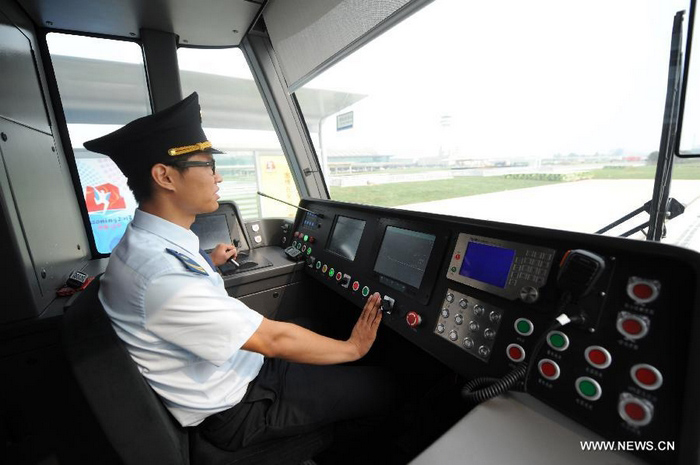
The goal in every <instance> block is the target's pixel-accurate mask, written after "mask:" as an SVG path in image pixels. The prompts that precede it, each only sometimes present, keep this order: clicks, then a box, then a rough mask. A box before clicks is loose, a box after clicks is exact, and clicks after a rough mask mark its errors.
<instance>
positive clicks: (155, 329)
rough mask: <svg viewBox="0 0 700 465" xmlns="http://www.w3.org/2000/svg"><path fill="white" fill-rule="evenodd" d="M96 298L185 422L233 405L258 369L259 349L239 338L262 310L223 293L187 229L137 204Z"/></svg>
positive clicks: (143, 370) (255, 326)
mask: <svg viewBox="0 0 700 465" xmlns="http://www.w3.org/2000/svg"><path fill="white" fill-rule="evenodd" d="M166 249H172V250H174V251H177V252H179V253H181V254H183V255H184V256H185V257H186V258H187V259H188V260H189V259H191V260H193V261H194V262H196V265H199V267H201V268H202V269H203V270H204V271H205V272H206V275H205V274H201V273H197V272H195V271H192V270H191V269H189V268H188V267H187V266H186V265H185V263H183V261H181V260H180V259H178V258H177V257H176V256H175V255H173V254H171V253H169V252H167V251H166ZM196 265H195V266H196ZM99 298H100V301H101V302H102V304H103V305H104V308H105V310H106V312H107V314H108V315H109V317H110V318H111V320H112V325H113V326H114V329H115V330H116V332H117V334H118V335H119V337H120V338H121V339H122V341H124V342H125V343H126V346H127V348H128V350H129V353H130V354H131V357H132V358H133V359H134V361H135V362H136V364H137V365H138V367H139V370H140V371H141V374H143V376H144V377H145V378H146V380H147V381H148V383H149V384H150V385H151V387H152V388H153V390H155V391H156V392H157V393H158V395H160V397H161V398H162V399H163V402H164V404H165V406H166V407H167V408H168V410H169V411H170V412H171V413H172V414H173V416H174V417H175V418H176V419H177V420H178V421H179V422H180V424H182V425H183V426H194V425H197V424H199V423H201V422H202V421H203V420H204V419H205V418H206V417H208V416H209V415H212V414H214V413H217V412H220V411H222V410H226V409H228V408H230V407H232V406H234V405H236V404H237V403H238V402H240V400H241V398H242V397H243V395H244V394H245V391H246V388H247V387H248V383H250V381H252V380H253V379H254V378H255V377H256V376H257V374H258V372H259V371H260V367H261V366H262V363H263V356H262V355H260V354H257V353H254V352H249V351H246V350H243V349H241V346H242V345H243V344H244V343H245V342H246V341H247V340H248V339H249V338H250V336H252V334H253V333H254V332H255V331H256V330H257V329H258V327H259V326H260V323H261V322H262V319H263V317H262V315H260V314H259V313H257V312H255V311H254V310H251V309H250V308H248V307H247V306H246V305H245V304H243V303H242V302H240V301H239V300H237V299H234V298H233V297H230V296H229V295H228V294H227V293H226V288H225V287H224V282H223V279H222V278H221V276H219V274H218V273H217V272H216V271H215V270H213V269H212V268H211V266H210V265H209V264H208V263H207V262H206V260H205V259H204V257H202V255H200V254H199V238H198V237H197V236H196V235H195V234H194V233H193V232H192V231H190V230H189V229H185V228H182V227H181V226H178V225H176V224H174V223H171V222H169V221H167V220H164V219H163V218H160V217H158V216H154V215H151V214H149V213H146V212H144V211H141V210H136V213H135V215H134V219H133V221H132V222H131V224H129V226H128V228H127V231H126V233H125V234H124V237H123V238H122V240H121V242H119V244H118V245H117V247H116V248H115V249H114V250H113V251H112V256H111V257H110V260H109V265H108V266H107V270H106V271H105V274H104V275H103V276H102V279H101V285H100V293H99Z"/></svg>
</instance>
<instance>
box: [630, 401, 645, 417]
mask: <svg viewBox="0 0 700 465" xmlns="http://www.w3.org/2000/svg"><path fill="white" fill-rule="evenodd" d="M625 413H626V414H627V416H628V417H630V418H631V419H632V420H634V421H644V419H646V417H647V413H646V412H645V411H644V409H643V408H642V406H641V405H639V404H638V403H636V402H627V403H626V404H625Z"/></svg>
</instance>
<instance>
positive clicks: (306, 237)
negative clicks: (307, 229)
mask: <svg viewBox="0 0 700 465" xmlns="http://www.w3.org/2000/svg"><path fill="white" fill-rule="evenodd" d="M308 240H309V235H308V234H304V242H306V241H308Z"/></svg>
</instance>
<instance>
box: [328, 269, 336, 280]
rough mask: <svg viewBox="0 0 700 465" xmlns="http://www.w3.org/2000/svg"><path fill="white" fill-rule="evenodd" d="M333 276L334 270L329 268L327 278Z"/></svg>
mask: <svg viewBox="0 0 700 465" xmlns="http://www.w3.org/2000/svg"><path fill="white" fill-rule="evenodd" d="M334 274H335V270H334V269H333V268H331V269H330V271H329V272H328V276H330V277H331V278H332V277H333V275H334Z"/></svg>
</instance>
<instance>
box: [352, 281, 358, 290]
mask: <svg viewBox="0 0 700 465" xmlns="http://www.w3.org/2000/svg"><path fill="white" fill-rule="evenodd" d="M359 288H360V282H359V281H355V282H354V283H352V290H353V291H355V292H357V290H358V289H359Z"/></svg>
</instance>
